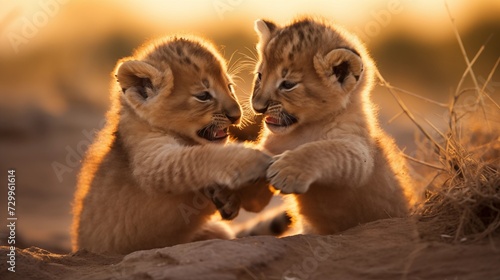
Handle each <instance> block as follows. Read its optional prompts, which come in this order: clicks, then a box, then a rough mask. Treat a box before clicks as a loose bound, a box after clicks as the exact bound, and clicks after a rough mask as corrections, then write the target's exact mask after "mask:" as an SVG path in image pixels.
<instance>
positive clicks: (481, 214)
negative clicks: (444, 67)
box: [378, 16, 500, 242]
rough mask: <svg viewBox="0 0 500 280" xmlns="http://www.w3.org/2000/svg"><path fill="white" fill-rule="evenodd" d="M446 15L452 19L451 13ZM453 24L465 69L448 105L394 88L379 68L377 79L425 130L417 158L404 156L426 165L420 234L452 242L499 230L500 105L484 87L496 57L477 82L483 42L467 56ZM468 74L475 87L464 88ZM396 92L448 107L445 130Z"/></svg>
mask: <svg viewBox="0 0 500 280" xmlns="http://www.w3.org/2000/svg"><path fill="white" fill-rule="evenodd" d="M450 19H451V22H452V23H453V18H451V16H450ZM452 28H453V32H454V34H455V36H456V38H457V40H458V44H459V46H460V48H461V50H462V54H463V57H464V60H465V62H466V65H467V68H466V70H465V71H464V74H463V75H462V79H461V80H460V82H459V84H458V85H457V87H456V90H455V92H454V93H452V94H451V99H450V102H449V104H442V103H438V102H435V101H432V100H428V99H426V98H424V97H420V96H419V95H417V94H414V93H411V92H408V91H405V90H402V89H399V88H396V87H394V86H392V85H390V84H389V83H387V82H386V81H385V79H384V78H383V77H382V75H381V74H380V73H378V78H379V80H380V82H381V84H382V86H384V87H386V88H387V89H388V90H389V92H390V93H391V94H392V95H393V97H394V98H395V99H396V101H397V102H398V104H399V105H400V107H401V109H402V110H403V113H404V114H406V116H407V117H409V118H410V120H411V121H412V122H413V123H414V124H415V126H416V127H417V128H418V130H419V131H420V132H421V133H422V135H423V139H422V141H421V142H420V143H418V144H419V150H418V151H417V156H416V158H414V157H409V156H407V158H409V159H410V160H413V161H414V162H415V163H418V164H420V165H421V166H423V167H424V168H426V171H425V172H423V174H421V175H422V178H427V180H428V181H429V183H428V185H427V187H426V189H425V199H424V201H423V203H421V204H420V205H419V206H418V207H416V210H415V216H416V217H418V219H419V220H420V221H421V222H422V223H421V224H422V226H421V227H420V228H421V234H422V236H424V237H428V238H431V239H436V237H437V238H440V239H442V240H446V241H452V242H464V241H479V240H483V239H485V238H487V237H492V236H494V235H499V234H500V125H499V118H498V117H499V116H500V106H499V105H498V104H497V103H496V101H495V100H494V99H493V98H492V97H491V96H490V95H489V93H487V92H486V91H485V88H486V87H487V85H488V83H489V82H490V81H491V77H492V76H493V74H494V73H495V70H496V68H497V67H498V65H499V62H500V58H499V59H498V60H497V61H496V63H495V64H494V66H493V69H492V70H491V72H490V73H489V75H488V78H487V79H486V82H485V84H484V85H482V87H481V86H480V85H479V84H478V82H477V81H478V79H477V77H476V75H475V73H474V71H473V68H472V66H473V65H474V63H475V62H476V60H477V58H478V57H479V56H480V54H481V53H482V51H483V50H484V48H485V45H483V46H482V47H481V48H480V49H479V50H478V52H477V53H476V55H475V56H474V58H473V59H472V60H469V58H468V56H467V53H466V51H465V49H464V46H463V43H462V40H461V38H460V35H459V33H458V31H457V29H456V27H455V26H454V25H453V24H452ZM467 77H468V78H470V80H471V81H472V84H473V85H474V87H473V88H464V87H463V84H464V81H465V79H466V78H467ZM399 94H409V95H411V96H414V97H415V96H416V97H420V98H421V99H423V100H425V101H426V102H430V103H432V104H434V105H435V106H441V107H443V108H444V109H446V110H448V116H449V119H447V120H446V121H447V123H448V126H447V128H446V129H445V130H446V131H440V130H439V129H437V128H436V127H435V126H433V125H432V124H431V123H430V122H428V121H427V120H426V121H427V124H428V126H430V127H431V128H432V131H430V129H426V128H425V126H424V125H422V124H420V123H419V121H417V119H416V118H415V117H414V115H413V114H412V113H411V110H410V109H409V108H408V107H407V106H406V105H405V103H404V102H403V100H402V99H401V98H400V96H399ZM429 170H431V171H429Z"/></svg>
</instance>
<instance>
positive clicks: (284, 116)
mask: <svg viewBox="0 0 500 280" xmlns="http://www.w3.org/2000/svg"><path fill="white" fill-rule="evenodd" d="M264 122H266V124H267V125H268V126H275V127H288V126H291V125H292V124H295V123H297V118H296V117H294V116H292V115H290V114H288V113H286V112H282V113H281V114H280V116H279V117H277V116H270V115H267V116H266V117H265V119H264Z"/></svg>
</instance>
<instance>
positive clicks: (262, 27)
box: [254, 19, 278, 52]
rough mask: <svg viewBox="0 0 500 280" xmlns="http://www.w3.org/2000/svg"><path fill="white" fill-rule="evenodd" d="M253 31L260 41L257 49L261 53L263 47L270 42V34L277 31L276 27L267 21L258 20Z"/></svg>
mask: <svg viewBox="0 0 500 280" xmlns="http://www.w3.org/2000/svg"><path fill="white" fill-rule="evenodd" d="M254 29H255V32H257V34H258V35H259V39H260V40H259V44H258V45H257V48H258V49H260V50H261V52H263V51H264V47H265V46H266V45H267V43H268V42H269V40H271V37H272V34H273V33H274V31H276V30H277V29H278V26H277V25H276V24H275V23H273V22H271V21H269V20H264V19H258V20H256V21H255V24H254Z"/></svg>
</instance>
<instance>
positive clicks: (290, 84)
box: [280, 81, 297, 90]
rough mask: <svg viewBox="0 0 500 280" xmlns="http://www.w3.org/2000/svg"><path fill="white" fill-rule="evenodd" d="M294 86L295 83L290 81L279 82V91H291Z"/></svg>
mask: <svg viewBox="0 0 500 280" xmlns="http://www.w3.org/2000/svg"><path fill="white" fill-rule="evenodd" d="M296 85H297V83H294V82H290V81H283V82H281V84H280V89H284V90H291V89H293V88H294V87H295V86H296Z"/></svg>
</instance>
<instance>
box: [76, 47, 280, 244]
mask: <svg viewBox="0 0 500 280" xmlns="http://www.w3.org/2000/svg"><path fill="white" fill-rule="evenodd" d="M115 74H116V78H117V82H116V83H114V85H113V88H112V102H113V105H112V108H111V110H110V111H109V112H108V115H107V125H106V127H105V128H104V129H103V130H102V131H101V132H100V133H99V135H98V137H97V139H96V141H95V142H94V144H93V145H92V147H91V148H90V150H89V152H88V153H87V156H86V159H85V161H84V164H83V168H82V171H81V174H80V177H79V183H78V189H77V192H76V195H75V202H74V209H73V212H74V221H73V250H78V249H87V250H89V251H92V252H104V253H123V254H124V253H129V252H132V251H135V250H140V249H149V248H157V247H164V246H170V245H174V244H179V243H185V242H190V241H194V240H202V239H209V238H224V239H227V238H231V237H233V234H232V233H231V232H229V231H228V230H227V229H226V227H224V226H223V225H221V224H220V223H214V222H213V221H211V217H212V215H213V214H214V213H215V212H216V207H215V206H214V205H213V204H212V203H211V202H210V198H211V199H213V197H210V196H211V195H214V196H219V197H218V199H219V200H218V201H217V203H219V204H222V205H219V207H220V209H219V211H236V212H231V213H230V214H228V215H229V217H228V218H233V217H234V216H235V214H237V210H238V209H239V206H240V205H239V198H238V197H235V196H234V195H231V194H229V195H227V193H226V196H224V195H225V194H224V189H222V190H221V189H220V188H219V189H218V190H217V191H216V192H214V190H213V188H217V187H218V186H222V187H225V188H229V189H239V188H242V187H244V186H245V185H246V184H247V183H248V182H252V183H254V182H255V181H256V180H259V179H262V178H264V181H265V174H266V173H265V172H266V167H267V166H268V165H269V163H270V159H271V158H270V157H269V156H268V155H266V154H264V153H262V152H260V151H258V150H255V149H250V148H246V147H244V146H243V145H238V144H230V143H226V144H225V142H226V139H222V137H221V139H219V138H217V139H211V138H210V137H213V136H217V135H219V136H223V135H224V133H223V132H224V129H226V128H227V127H228V126H229V125H231V123H232V122H237V120H238V119H239V118H240V115H241V110H240V107H239V105H238V103H237V100H236V97H235V95H234V93H232V92H231V86H230V84H231V79H230V77H229V76H228V75H227V74H226V66H225V61H224V60H223V59H222V58H221V57H220V55H218V53H217V52H216V51H215V50H214V48H213V47H211V46H210V45H209V44H208V43H206V42H203V41H201V40H199V39H195V38H189V39H186V38H175V37H170V38H164V39H160V40H157V41H153V42H151V43H148V44H146V45H145V46H144V47H142V48H141V49H139V50H138V51H136V52H135V54H134V55H133V56H132V57H128V58H125V59H122V60H121V61H120V62H119V63H118V64H117V67H116V69H115ZM204 92H208V93H209V94H210V96H211V97H212V98H211V99H210V100H209V101H206V102H205V101H203V100H200V99H199V98H202V97H196V96H200V93H204ZM230 119H232V120H230ZM203 128H206V129H203ZM198 132H202V133H204V134H201V136H204V137H205V138H202V137H201V136H200V135H199V134H198ZM212 140H213V141H212ZM210 188H211V189H212V190H210ZM244 192H245V195H247V196H249V197H250V198H251V195H252V194H259V195H262V196H263V197H265V198H264V199H260V201H263V203H262V204H259V203H260V202H255V201H252V199H249V201H245V199H244V198H243V206H244V208H251V209H249V210H254V211H258V210H260V209H261V208H262V207H264V206H265V204H266V203H267V202H268V201H269V199H270V197H271V193H270V192H269V191H268V190H267V189H245V190H244ZM221 195H222V196H221ZM207 197H208V198H207ZM221 200H222V201H221ZM245 205H246V206H248V207H245ZM182 211H184V213H183V212H182ZM186 211H188V212H186ZM221 213H222V212H221ZM186 216H187V217H188V219H186Z"/></svg>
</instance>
